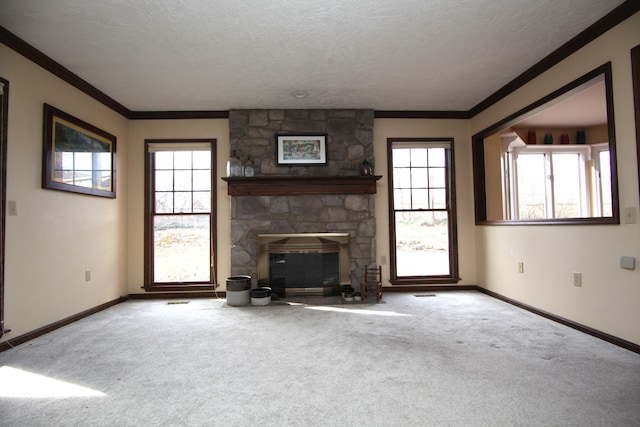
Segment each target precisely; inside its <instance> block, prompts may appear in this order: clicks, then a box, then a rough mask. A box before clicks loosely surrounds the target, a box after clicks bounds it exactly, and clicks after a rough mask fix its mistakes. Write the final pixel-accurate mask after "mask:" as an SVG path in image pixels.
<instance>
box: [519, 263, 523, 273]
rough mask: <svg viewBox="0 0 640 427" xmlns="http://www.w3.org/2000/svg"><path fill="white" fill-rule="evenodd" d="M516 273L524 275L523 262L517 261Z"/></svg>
mask: <svg viewBox="0 0 640 427" xmlns="http://www.w3.org/2000/svg"><path fill="white" fill-rule="evenodd" d="M518 273H524V262H522V261H518Z"/></svg>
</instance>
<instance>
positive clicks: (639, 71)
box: [631, 45, 640, 189]
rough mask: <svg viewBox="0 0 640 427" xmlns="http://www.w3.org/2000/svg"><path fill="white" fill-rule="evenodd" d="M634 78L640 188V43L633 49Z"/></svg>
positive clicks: (632, 69)
mask: <svg viewBox="0 0 640 427" xmlns="http://www.w3.org/2000/svg"><path fill="white" fill-rule="evenodd" d="M631 76H632V79H633V110H634V112H635V118H636V156H637V158H638V161H637V164H638V187H639V189H640V45H638V46H636V47H634V48H633V49H631Z"/></svg>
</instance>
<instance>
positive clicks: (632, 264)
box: [620, 256, 636, 270]
mask: <svg viewBox="0 0 640 427" xmlns="http://www.w3.org/2000/svg"><path fill="white" fill-rule="evenodd" d="M620 268H624V269H625V270H635V269H636V259H635V257H632V256H621V257H620Z"/></svg>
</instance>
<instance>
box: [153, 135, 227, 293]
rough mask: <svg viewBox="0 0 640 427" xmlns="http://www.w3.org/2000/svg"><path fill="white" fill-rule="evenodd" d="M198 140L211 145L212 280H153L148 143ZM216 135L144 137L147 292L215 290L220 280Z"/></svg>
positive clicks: (210, 225) (194, 141) (195, 141)
mask: <svg viewBox="0 0 640 427" xmlns="http://www.w3.org/2000/svg"><path fill="white" fill-rule="evenodd" d="M190 142H191V143H199V142H206V143H209V144H210V145H211V213H210V214H209V218H210V223H209V228H210V230H211V239H212V242H213V246H212V247H211V257H212V261H213V265H212V266H211V280H212V282H213V283H204V282H194V283H153V274H152V272H153V270H154V265H153V264H154V260H153V238H152V235H153V229H152V228H153V226H152V222H151V214H152V212H153V203H154V197H153V194H151V190H152V182H153V171H154V164H153V157H152V156H151V155H150V154H149V144H151V143H167V144H176V143H190ZM216 146H217V139H215V138H186V139H181V138H177V139H176V138H174V139H145V141H144V260H145V268H144V285H143V286H142V288H143V289H144V290H145V291H147V292H154V293H155V292H178V293H181V292H185V291H186V292H189V291H201V292H208V291H214V290H215V287H216V284H217V282H218V277H217V276H218V254H217V252H218V226H217V225H218V209H217V207H216V203H217V202H216V201H217V200H218V189H217V186H216V185H215V177H216V176H217V175H218V174H217V164H218V161H217V158H218V157H217V150H216Z"/></svg>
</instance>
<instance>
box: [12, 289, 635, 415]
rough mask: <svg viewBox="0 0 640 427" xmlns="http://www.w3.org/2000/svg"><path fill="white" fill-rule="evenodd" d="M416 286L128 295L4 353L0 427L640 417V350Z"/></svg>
mask: <svg viewBox="0 0 640 427" xmlns="http://www.w3.org/2000/svg"><path fill="white" fill-rule="evenodd" d="M418 295H423V296H421V297H416V296H415V295H414V294H385V295H384V302H383V303H381V304H340V303H339V302H338V301H333V302H334V304H330V305H312V304H310V303H308V304H304V301H299V302H298V303H296V304H288V303H285V302H274V303H272V305H270V306H266V307H255V306H254V307H251V306H249V307H230V306H228V305H226V304H225V302H224V300H216V299H207V300H191V301H189V302H188V304H170V302H175V301H139V300H137V301H128V302H125V303H122V304H119V305H117V306H115V307H112V308H110V309H108V310H105V311H103V312H100V313H98V314H95V315H93V316H90V317H88V318H86V319H83V320H81V321H79V322H76V323H74V324H72V325H69V326H66V327H64V328H61V329H58V330H56V331H54V332H52V333H49V334H47V335H45V336H42V337H40V338H37V339H35V340H32V341H29V342H27V343H25V344H22V345H20V346H18V347H16V348H13V349H10V350H8V351H5V352H3V353H0V425H2V426H45V425H46V426H67V425H68V426H159V425H162V426H249V425H261V426H289V425H295V426H364V425H367V426H418V425H420V426H425V425H434V426H640V355H638V354H635V353H633V352H630V351H628V350H625V349H622V348H619V347H616V346H614V345H612V344H609V343H606V342H604V341H601V340H599V339H597V338H593V337H591V336H588V335H585V334H582V333H580V332H577V331H575V330H572V329H570V328H567V327H565V326H562V325H559V324H557V323H554V322H552V321H549V320H547V319H544V318H542V317H539V316H536V315H534V314H531V313H529V312H526V311H522V310H520V309H518V308H515V307H513V306H510V305H508V304H506V303H504V302H501V301H499V300H496V299H493V298H491V297H489V296H486V295H484V294H481V293H477V292H441V293H440V292H439V293H419V294H418ZM424 295H433V296H424ZM316 301H320V300H316ZM307 302H309V301H307ZM322 302H327V301H322ZM329 302H331V301H329ZM33 374H38V375H39V376H37V377H35V375H33ZM34 377H35V378H34ZM49 383H53V384H52V385H51V384H49Z"/></svg>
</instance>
